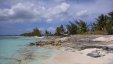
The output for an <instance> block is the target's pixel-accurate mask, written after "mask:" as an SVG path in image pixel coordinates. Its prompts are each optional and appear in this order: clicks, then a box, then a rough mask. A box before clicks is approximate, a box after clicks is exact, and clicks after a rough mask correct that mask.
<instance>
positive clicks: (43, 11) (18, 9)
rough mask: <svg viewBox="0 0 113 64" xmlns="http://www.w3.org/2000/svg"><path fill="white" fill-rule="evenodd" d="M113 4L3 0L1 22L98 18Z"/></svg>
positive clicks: (97, 0)
mask: <svg viewBox="0 0 113 64" xmlns="http://www.w3.org/2000/svg"><path fill="white" fill-rule="evenodd" d="M89 1H90V2H89ZM8 2H9V3H8ZM6 3H7V6H6ZM75 3H76V4H75ZM90 3H91V4H90ZM112 3H113V1H112V0H110V1H107V0H93V1H91V0H85V1H82V0H48V1H46V0H6V2H4V0H2V2H1V4H0V22H12V23H14V22H28V21H32V22H36V21H42V20H44V21H46V22H48V23H51V22H55V21H66V20H68V19H70V18H73V17H75V18H83V17H87V18H88V17H89V18H90V17H96V16H98V15H99V14H101V13H108V12H110V11H112V10H113V6H112ZM1 5H3V6H1ZM8 5H9V6H8ZM1 7H2V8H1Z"/></svg>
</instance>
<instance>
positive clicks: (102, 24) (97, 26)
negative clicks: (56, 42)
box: [22, 11, 113, 36]
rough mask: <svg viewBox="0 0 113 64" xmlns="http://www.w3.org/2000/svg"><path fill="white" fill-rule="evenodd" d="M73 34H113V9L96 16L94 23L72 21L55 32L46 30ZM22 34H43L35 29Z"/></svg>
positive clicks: (56, 33)
mask: <svg viewBox="0 0 113 64" xmlns="http://www.w3.org/2000/svg"><path fill="white" fill-rule="evenodd" d="M66 34H67V35H73V34H108V35H110V34H113V11H112V12H110V13H108V14H106V15H104V14H101V15H100V16H98V17H97V18H96V21H95V22H93V23H90V24H88V23H86V22H85V21H83V20H73V21H70V22H69V24H68V25H66V26H63V25H61V26H59V27H57V28H56V30H55V33H54V34H52V33H51V32H50V31H48V30H45V33H44V35H46V36H52V35H57V36H60V35H66ZM22 35H32V36H41V35H42V34H41V31H39V30H38V29H34V30H33V32H31V33H24V34H22Z"/></svg>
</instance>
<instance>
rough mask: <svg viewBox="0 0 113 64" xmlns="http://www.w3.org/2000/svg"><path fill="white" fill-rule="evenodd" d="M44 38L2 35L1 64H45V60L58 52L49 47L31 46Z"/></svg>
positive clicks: (0, 37) (0, 40) (0, 43)
mask: <svg viewBox="0 0 113 64" xmlns="http://www.w3.org/2000/svg"><path fill="white" fill-rule="evenodd" d="M45 40H46V39H44V38H38V37H37V38H36V37H23V36H0V64H45V62H46V61H45V60H47V59H49V58H50V57H51V56H53V55H55V54H56V53H57V50H55V49H53V48H49V47H37V46H29V44H30V43H32V42H37V41H45Z"/></svg>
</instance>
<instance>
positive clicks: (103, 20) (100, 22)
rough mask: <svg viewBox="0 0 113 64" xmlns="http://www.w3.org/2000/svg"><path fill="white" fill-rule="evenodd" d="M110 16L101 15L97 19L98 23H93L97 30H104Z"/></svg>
mask: <svg viewBox="0 0 113 64" xmlns="http://www.w3.org/2000/svg"><path fill="white" fill-rule="evenodd" d="M107 20H108V17H107V16H106V15H103V14H102V15H100V16H99V17H98V18H97V19H96V23H93V25H94V27H95V30H99V31H104V28H105V25H106V23H107Z"/></svg>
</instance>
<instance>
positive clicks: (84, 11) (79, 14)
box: [76, 10, 87, 16]
mask: <svg viewBox="0 0 113 64" xmlns="http://www.w3.org/2000/svg"><path fill="white" fill-rule="evenodd" d="M84 14H87V10H81V11H79V12H77V13H76V16H83V15H84Z"/></svg>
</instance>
